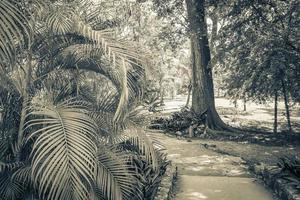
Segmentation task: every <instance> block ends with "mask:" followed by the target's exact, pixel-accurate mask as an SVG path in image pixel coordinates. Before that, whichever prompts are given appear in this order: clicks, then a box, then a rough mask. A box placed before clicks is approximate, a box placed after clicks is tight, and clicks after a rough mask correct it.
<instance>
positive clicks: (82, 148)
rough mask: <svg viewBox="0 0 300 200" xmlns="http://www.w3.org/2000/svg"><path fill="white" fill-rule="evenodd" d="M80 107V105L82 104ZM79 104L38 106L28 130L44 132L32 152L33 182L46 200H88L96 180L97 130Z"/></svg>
mask: <svg viewBox="0 0 300 200" xmlns="http://www.w3.org/2000/svg"><path fill="white" fill-rule="evenodd" d="M79 103H80V102H79ZM79 103H78V102H74V101H66V102H63V103H61V104H58V105H56V106H55V105H53V104H51V103H49V104H47V105H34V109H33V110H32V111H31V112H30V115H34V116H37V117H40V118H35V119H33V120H31V121H29V123H28V126H37V125H39V126H40V128H39V129H38V130H37V131H35V132H33V133H31V134H30V136H29V138H28V139H31V138H36V139H35V143H34V146H33V150H32V174H31V175H32V179H33V180H34V182H35V184H36V186H37V188H38V190H39V193H40V196H41V197H42V198H43V199H52V200H56V199H88V194H89V188H90V187H91V185H92V184H91V180H93V177H94V166H95V156H96V145H95V142H94V141H95V137H94V136H95V135H96V126H95V124H94V122H93V120H92V119H91V118H90V117H89V116H88V115H87V114H86V113H85V110H84V108H82V106H81V105H79Z"/></svg>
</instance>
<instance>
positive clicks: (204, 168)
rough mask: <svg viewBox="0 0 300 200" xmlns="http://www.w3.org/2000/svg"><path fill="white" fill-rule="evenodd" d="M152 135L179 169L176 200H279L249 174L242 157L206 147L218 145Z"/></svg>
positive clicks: (160, 134) (169, 136) (170, 136)
mask: <svg viewBox="0 0 300 200" xmlns="http://www.w3.org/2000/svg"><path fill="white" fill-rule="evenodd" d="M150 135H152V136H155V138H156V139H157V138H159V140H160V141H161V143H162V144H164V145H165V147H166V149H167V153H168V159H170V160H171V161H172V163H173V164H174V165H176V166H177V167H178V172H179V179H178V183H177V188H178V189H177V194H176V197H175V200H202V199H211V200H241V199H243V200H254V199H255V200H272V199H276V198H275V197H274V196H273V195H272V192H270V191H269V190H268V189H266V188H264V187H263V185H262V184H261V182H260V181H259V180H258V179H256V178H254V176H253V175H252V174H251V173H250V172H249V171H248V167H247V165H246V162H245V161H244V160H243V159H242V158H241V157H238V156H232V155H224V154H223V153H219V152H216V151H214V150H210V149H208V148H206V145H203V144H207V143H210V144H211V143H212V142H214V141H207V140H205V141H202V140H192V141H187V140H186V139H179V138H176V137H175V136H172V135H166V134H164V133H162V132H156V131H154V132H153V131H151V132H150ZM204 142H205V143H204Z"/></svg>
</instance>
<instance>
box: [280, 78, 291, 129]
mask: <svg viewBox="0 0 300 200" xmlns="http://www.w3.org/2000/svg"><path fill="white" fill-rule="evenodd" d="M281 85H282V92H283V97H284V105H285V112H286V120H287V126H288V130H289V131H292V125H291V117H290V107H289V97H288V94H287V91H286V85H285V82H284V80H283V78H282V79H281Z"/></svg>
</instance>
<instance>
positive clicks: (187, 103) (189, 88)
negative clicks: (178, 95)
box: [185, 81, 193, 107]
mask: <svg viewBox="0 0 300 200" xmlns="http://www.w3.org/2000/svg"><path fill="white" fill-rule="evenodd" d="M192 88H193V86H192V81H190V83H189V86H188V96H187V100H186V103H185V107H189V104H190V99H191V93H192Z"/></svg>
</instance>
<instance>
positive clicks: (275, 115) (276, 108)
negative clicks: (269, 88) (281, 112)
mask: <svg viewBox="0 0 300 200" xmlns="http://www.w3.org/2000/svg"><path fill="white" fill-rule="evenodd" d="M277 116H278V91H277V90H276V91H275V99H274V129H273V132H274V133H277V127H278V118H277Z"/></svg>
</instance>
